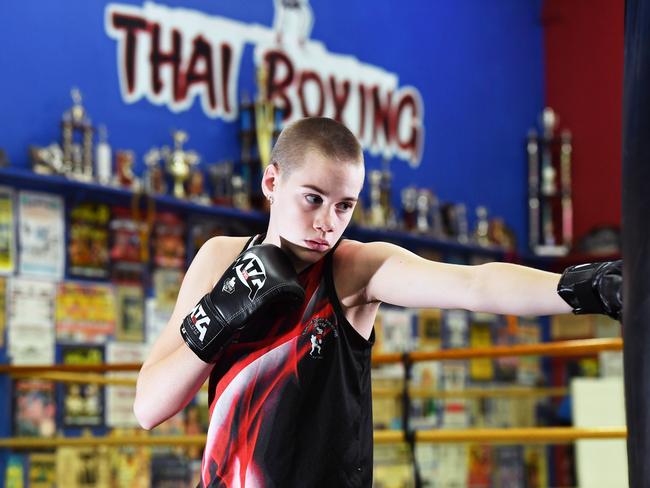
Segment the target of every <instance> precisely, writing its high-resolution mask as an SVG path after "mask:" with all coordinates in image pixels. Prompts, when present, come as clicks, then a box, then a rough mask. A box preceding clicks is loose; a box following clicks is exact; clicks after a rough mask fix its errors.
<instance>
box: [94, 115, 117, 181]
mask: <svg viewBox="0 0 650 488" xmlns="http://www.w3.org/2000/svg"><path fill="white" fill-rule="evenodd" d="M97 133H98V136H99V142H98V143H97V146H96V147H95V174H96V176H97V181H98V182H99V183H100V184H102V185H108V184H109V183H110V182H111V178H112V176H113V175H112V173H113V156H112V154H111V146H110V145H109V144H108V132H107V131H106V126H105V125H100V126H99V128H98V130H97Z"/></svg>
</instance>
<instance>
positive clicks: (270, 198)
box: [269, 195, 273, 205]
mask: <svg viewBox="0 0 650 488" xmlns="http://www.w3.org/2000/svg"><path fill="white" fill-rule="evenodd" d="M269 203H270V204H271V205H273V195H269Z"/></svg>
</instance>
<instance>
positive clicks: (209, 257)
mask: <svg viewBox="0 0 650 488" xmlns="http://www.w3.org/2000/svg"><path fill="white" fill-rule="evenodd" d="M249 239H250V237H233V236H214V237H211V238H210V239H208V240H207V241H205V242H204V243H203V245H202V246H201V247H200V248H199V251H198V252H197V253H196V256H195V258H194V260H195V261H198V263H211V264H212V265H214V264H217V263H220V262H226V263H230V262H232V260H233V259H235V257H237V255H238V254H239V253H240V252H241V251H242V250H243V249H244V246H245V245H246V242H248V240H249ZM220 267H221V266H217V268H220Z"/></svg>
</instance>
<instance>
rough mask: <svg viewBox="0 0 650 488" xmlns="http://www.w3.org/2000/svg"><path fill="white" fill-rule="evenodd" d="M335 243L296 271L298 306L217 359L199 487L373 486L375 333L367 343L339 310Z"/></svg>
mask: <svg viewBox="0 0 650 488" xmlns="http://www.w3.org/2000/svg"><path fill="white" fill-rule="evenodd" d="M262 239H263V237H261V236H255V237H254V238H251V240H249V242H248V243H247V245H246V246H247V247H248V246H251V245H255V244H256V243H259V242H261V241H262ZM337 245H338V244H337ZM335 249H336V246H335V247H334V248H333V249H332V250H331V251H330V252H329V253H328V254H327V255H326V256H325V257H324V258H323V259H321V260H319V261H318V262H316V263H314V264H312V265H310V266H309V267H308V268H306V269H305V270H304V271H302V272H301V273H300V275H299V280H300V283H301V285H302V286H303V287H304V288H305V291H306V297H305V301H304V303H303V304H302V306H301V307H300V309H299V310H296V311H295V312H291V313H289V314H287V313H286V311H284V313H282V311H275V312H274V313H269V314H268V317H265V318H264V319H262V320H259V321H257V322H256V323H255V324H251V325H250V326H248V327H247V328H246V329H244V332H243V333H242V336H241V337H240V338H239V339H238V341H237V342H236V343H232V344H231V345H230V346H229V347H228V348H227V349H226V351H225V352H224V353H223V355H222V356H221V357H220V358H219V360H218V361H217V362H216V364H215V367H214V369H213V371H212V374H211V376H210V395H209V399H210V400H209V401H210V424H209V428H208V434H207V440H206V446H205V450H204V454H203V462H202V466H201V482H200V484H199V487H202V488H216V487H219V488H222V487H224V488H226V487H227V488H235V487H237V488H238V487H247V488H257V487H261V488H267V487H282V488H285V487H300V488H308V487H327V488H331V487H370V486H371V485H372V400H371V385H370V353H371V348H372V344H373V342H374V330H373V332H372V334H371V337H370V339H369V340H366V339H364V338H363V337H361V336H360V335H359V333H358V332H357V331H356V330H355V329H354V328H353V327H352V325H351V324H350V323H349V322H348V321H347V320H346V318H345V316H344V314H343V310H342V308H341V304H340V302H339V300H338V298H337V296H336V292H335V289H334V280H333V273H332V258H333V254H334V250H335ZM276 312H280V313H276ZM274 317H281V318H274Z"/></svg>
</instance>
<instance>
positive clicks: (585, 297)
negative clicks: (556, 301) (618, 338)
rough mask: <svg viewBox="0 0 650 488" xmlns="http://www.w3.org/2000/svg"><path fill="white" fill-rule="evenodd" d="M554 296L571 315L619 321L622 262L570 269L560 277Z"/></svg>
mask: <svg viewBox="0 0 650 488" xmlns="http://www.w3.org/2000/svg"><path fill="white" fill-rule="evenodd" d="M557 292H558V293H559V295H560V296H561V297H562V298H563V299H564V301H565V302H567V303H568V304H569V305H571V307H572V308H573V313H575V314H586V313H602V314H605V315H609V316H610V317H612V318H613V319H616V320H621V318H622V311H623V261H621V260H618V261H606V262H602V263H587V264H579V265H577V266H570V267H568V268H567V269H565V270H564V273H562V277H561V278H560V282H559V283H558V285H557Z"/></svg>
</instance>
